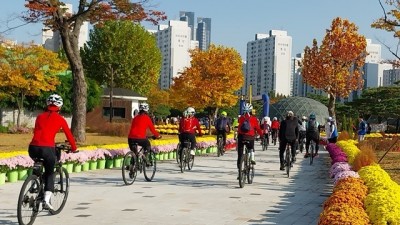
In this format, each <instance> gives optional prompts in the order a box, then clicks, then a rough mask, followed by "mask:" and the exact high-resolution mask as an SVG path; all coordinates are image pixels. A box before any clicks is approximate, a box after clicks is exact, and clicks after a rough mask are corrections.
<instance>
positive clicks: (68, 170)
mask: <svg viewBox="0 0 400 225" xmlns="http://www.w3.org/2000/svg"><path fill="white" fill-rule="evenodd" d="M67 172H68V173H72V172H74V163H71V162H68V163H67Z"/></svg>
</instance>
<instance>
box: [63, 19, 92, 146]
mask: <svg viewBox="0 0 400 225" xmlns="http://www.w3.org/2000/svg"><path fill="white" fill-rule="evenodd" d="M81 24H82V21H79V22H78V21H77V22H76V24H75V27H74V29H73V30H70V28H69V27H68V26H64V27H61V28H60V30H59V31H60V35H61V39H62V43H63V47H64V51H65V54H66V56H67V58H68V61H69V63H70V66H71V71H72V80H73V94H72V96H73V100H72V121H71V131H72V134H73V135H74V137H75V140H76V141H77V142H80V143H85V141H86V132H85V127H86V102H87V84H86V80H85V74H84V71H83V65H82V59H81V55H80V51H79V46H78V40H79V31H80V27H81V26H80V25H81Z"/></svg>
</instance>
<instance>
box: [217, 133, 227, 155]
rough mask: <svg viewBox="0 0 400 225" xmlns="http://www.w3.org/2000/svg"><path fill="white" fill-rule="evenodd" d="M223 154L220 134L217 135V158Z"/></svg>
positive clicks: (222, 142) (222, 141) (222, 140)
mask: <svg viewBox="0 0 400 225" xmlns="http://www.w3.org/2000/svg"><path fill="white" fill-rule="evenodd" d="M224 153H225V150H224V139H223V137H222V134H218V136H217V154H218V157H220V156H223V155H224Z"/></svg>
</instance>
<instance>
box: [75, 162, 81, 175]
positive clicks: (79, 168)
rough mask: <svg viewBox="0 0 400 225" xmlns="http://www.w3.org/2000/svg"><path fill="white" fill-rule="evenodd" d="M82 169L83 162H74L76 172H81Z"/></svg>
mask: <svg viewBox="0 0 400 225" xmlns="http://www.w3.org/2000/svg"><path fill="white" fill-rule="evenodd" d="M81 171H82V164H79V163H74V173H79V172H81Z"/></svg>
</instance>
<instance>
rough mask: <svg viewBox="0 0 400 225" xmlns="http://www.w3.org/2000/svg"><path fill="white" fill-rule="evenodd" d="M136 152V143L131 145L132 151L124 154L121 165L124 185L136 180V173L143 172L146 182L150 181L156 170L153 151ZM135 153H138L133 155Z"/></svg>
mask: <svg viewBox="0 0 400 225" xmlns="http://www.w3.org/2000/svg"><path fill="white" fill-rule="evenodd" d="M137 150H138V143H133V151H129V152H127V153H126V154H125V156H124V160H123V163H122V179H123V181H124V183H125V184H126V185H131V184H133V182H135V180H136V176H137V172H138V171H139V172H140V173H142V172H143V174H144V178H145V179H146V181H152V180H153V178H154V175H155V174H156V170H157V161H156V154H155V153H154V152H153V151H151V150H150V151H149V152H145V151H144V149H143V148H140V150H139V151H137ZM135 151H136V152H137V153H138V154H137V155H136V154H135Z"/></svg>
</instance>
